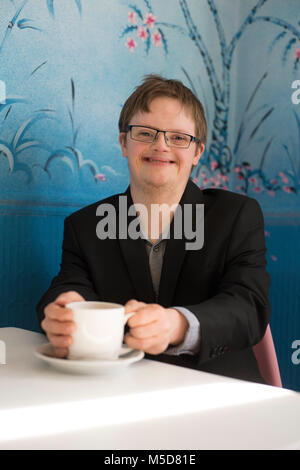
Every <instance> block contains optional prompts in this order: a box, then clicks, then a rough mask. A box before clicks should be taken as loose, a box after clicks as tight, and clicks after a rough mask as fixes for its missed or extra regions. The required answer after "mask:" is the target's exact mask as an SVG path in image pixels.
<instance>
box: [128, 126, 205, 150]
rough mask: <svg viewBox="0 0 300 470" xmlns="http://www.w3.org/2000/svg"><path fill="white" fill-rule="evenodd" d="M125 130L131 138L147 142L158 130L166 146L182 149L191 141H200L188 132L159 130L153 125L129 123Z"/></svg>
mask: <svg viewBox="0 0 300 470" xmlns="http://www.w3.org/2000/svg"><path fill="white" fill-rule="evenodd" d="M125 132H130V137H131V138H132V140H137V141H138V142H149V143H150V142H154V140H155V139H156V138H157V136H158V134H159V132H162V133H163V134H164V137H165V142H166V144H167V145H168V147H179V148H182V149H187V148H189V146H190V143H191V142H196V143H200V142H201V141H200V140H199V139H197V138H196V137H194V136H192V135H189V134H184V133H182V132H173V131H161V130H159V129H153V127H148V126H136V125H129V126H127V127H126V131H125Z"/></svg>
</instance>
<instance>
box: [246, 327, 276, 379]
mask: <svg viewBox="0 0 300 470" xmlns="http://www.w3.org/2000/svg"><path fill="white" fill-rule="evenodd" d="M252 349H253V352H254V355H255V357H256V360H257V364H258V368H259V371H260V373H261V376H262V377H263V379H264V380H265V381H266V383H267V384H268V385H273V386H275V387H282V382H281V377H280V371H279V366H278V361H277V355H276V351H275V346H274V342H273V337H272V333H271V329H270V325H268V326H267V329H266V332H265V335H264V337H263V339H262V340H261V341H260V342H259V343H257V344H256V345H255V346H253V347H252Z"/></svg>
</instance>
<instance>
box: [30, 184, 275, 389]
mask: <svg viewBox="0 0 300 470" xmlns="http://www.w3.org/2000/svg"><path fill="white" fill-rule="evenodd" d="M124 195H126V196H127V202H128V206H130V205H131V204H132V199H131V196H130V189H129V188H128V189H127V191H126V192H125V193H124V194H120V195H114V196H111V197H109V198H107V199H105V200H103V201H99V202H97V203H94V204H92V205H89V206H87V207H85V208H83V209H81V210H79V211H77V212H75V213H74V214H72V215H70V216H69V217H67V218H66V219H65V226H64V240H63V247H62V248H63V251H62V262H61V269H60V272H59V273H58V275H57V276H56V277H55V278H54V279H53V281H52V283H51V286H50V287H49V289H48V290H47V292H46V293H45V294H44V295H43V297H42V299H41V300H40V302H39V304H38V306H37V312H38V318H39V322H41V321H42V319H43V318H44V307H45V306H46V305H47V304H48V303H50V302H52V301H53V300H54V299H55V298H56V297H57V296H58V295H59V294H61V293H62V292H66V291H69V290H75V291H77V292H78V293H79V294H81V295H82V296H83V297H84V298H85V299H86V300H102V301H110V302H117V303H121V304H125V303H126V302H127V301H128V300H129V299H133V298H134V299H137V300H140V301H143V302H146V303H158V304H160V305H162V306H164V307H172V306H183V307H186V308H188V309H189V310H190V311H191V312H193V313H194V314H195V315H196V317H197V318H198V319H199V321H200V325H201V347H200V352H199V353H198V354H197V355H196V356H191V355H187V354H184V355H180V356H169V355H166V354H160V355H155V356H154V355H148V354H147V355H146V357H147V358H150V359H152V360H158V361H163V362H167V363H171V364H176V365H180V366H184V367H190V368H193V369H197V370H203V371H207V372H213V373H216V374H221V375H226V376H230V377H237V378H241V379H245V380H253V381H261V377H260V375H259V372H258V368H257V364H256V360H255V357H254V355H253V352H252V346H253V345H254V344H256V343H258V342H259V341H260V340H261V338H262V337H263V335H264V332H265V330H266V327H267V324H268V323H269V320H270V305H269V284H270V279H269V275H268V273H267V272H266V259H265V252H266V248H265V236H264V222H263V215H262V211H261V209H260V207H259V204H258V203H257V201H256V200H255V199H252V198H249V197H247V196H243V195H238V194H235V193H232V192H230V191H223V190H218V189H206V190H203V191H201V190H200V189H199V188H198V187H197V186H196V185H195V184H194V183H192V182H191V181H189V182H188V184H187V186H186V189H185V192H184V194H183V196H182V199H181V201H180V204H181V206H182V208H183V210H184V204H193V207H194V208H195V207H196V204H204V208H205V217H204V245H203V247H202V248H201V249H199V250H194V251H192V250H189V251H186V250H185V243H186V241H187V240H186V239H185V238H184V237H183V238H182V239H181V240H179V239H176V238H175V237H174V236H172V234H171V238H170V239H169V240H167V246H166V251H165V255H164V261H163V268H162V273H161V280H160V287H159V294H158V298H157V299H156V298H155V294H154V290H153V286H152V280H151V274H150V269H149V263H148V258H147V254H146V249H145V246H144V244H145V242H144V240H142V239H137V240H132V239H130V238H127V239H106V240H99V239H98V237H97V235H96V226H97V223H98V222H99V220H100V218H99V216H97V215H96V210H97V207H98V206H99V204H101V203H109V204H113V205H114V206H115V208H116V215H117V216H118V210H119V196H124ZM132 218H133V217H132ZM117 221H118V217H117ZM130 221H131V218H130V217H128V224H129V223H130ZM116 228H117V230H116V233H117V234H118V222H117V227H116Z"/></svg>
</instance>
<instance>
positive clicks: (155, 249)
mask: <svg viewBox="0 0 300 470" xmlns="http://www.w3.org/2000/svg"><path fill="white" fill-rule="evenodd" d="M153 251H155V253H157V252H158V251H159V246H158V245H156V246H155V247H154V248H153Z"/></svg>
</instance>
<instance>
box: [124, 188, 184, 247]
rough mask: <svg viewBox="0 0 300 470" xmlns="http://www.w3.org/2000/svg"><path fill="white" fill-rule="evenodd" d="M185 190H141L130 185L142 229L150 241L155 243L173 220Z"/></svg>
mask: <svg viewBox="0 0 300 470" xmlns="http://www.w3.org/2000/svg"><path fill="white" fill-rule="evenodd" d="M184 189H185V186H184V187H183V188H176V191H175V188H171V189H166V188H157V187H151V188H145V187H143V188H140V187H137V186H135V185H133V184H131V185H130V192H131V197H132V201H133V203H134V205H135V206H136V211H137V213H138V215H139V219H140V222H141V227H142V230H143V232H144V233H145V234H146V235H147V237H148V239H149V240H151V241H152V243H155V241H156V240H157V239H158V238H159V237H160V235H161V234H162V233H163V232H164V231H165V230H166V229H167V228H168V226H169V225H170V223H171V222H172V220H173V216H174V212H175V210H176V207H177V205H178V204H179V201H180V199H181V197H182V194H183V192H184Z"/></svg>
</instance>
